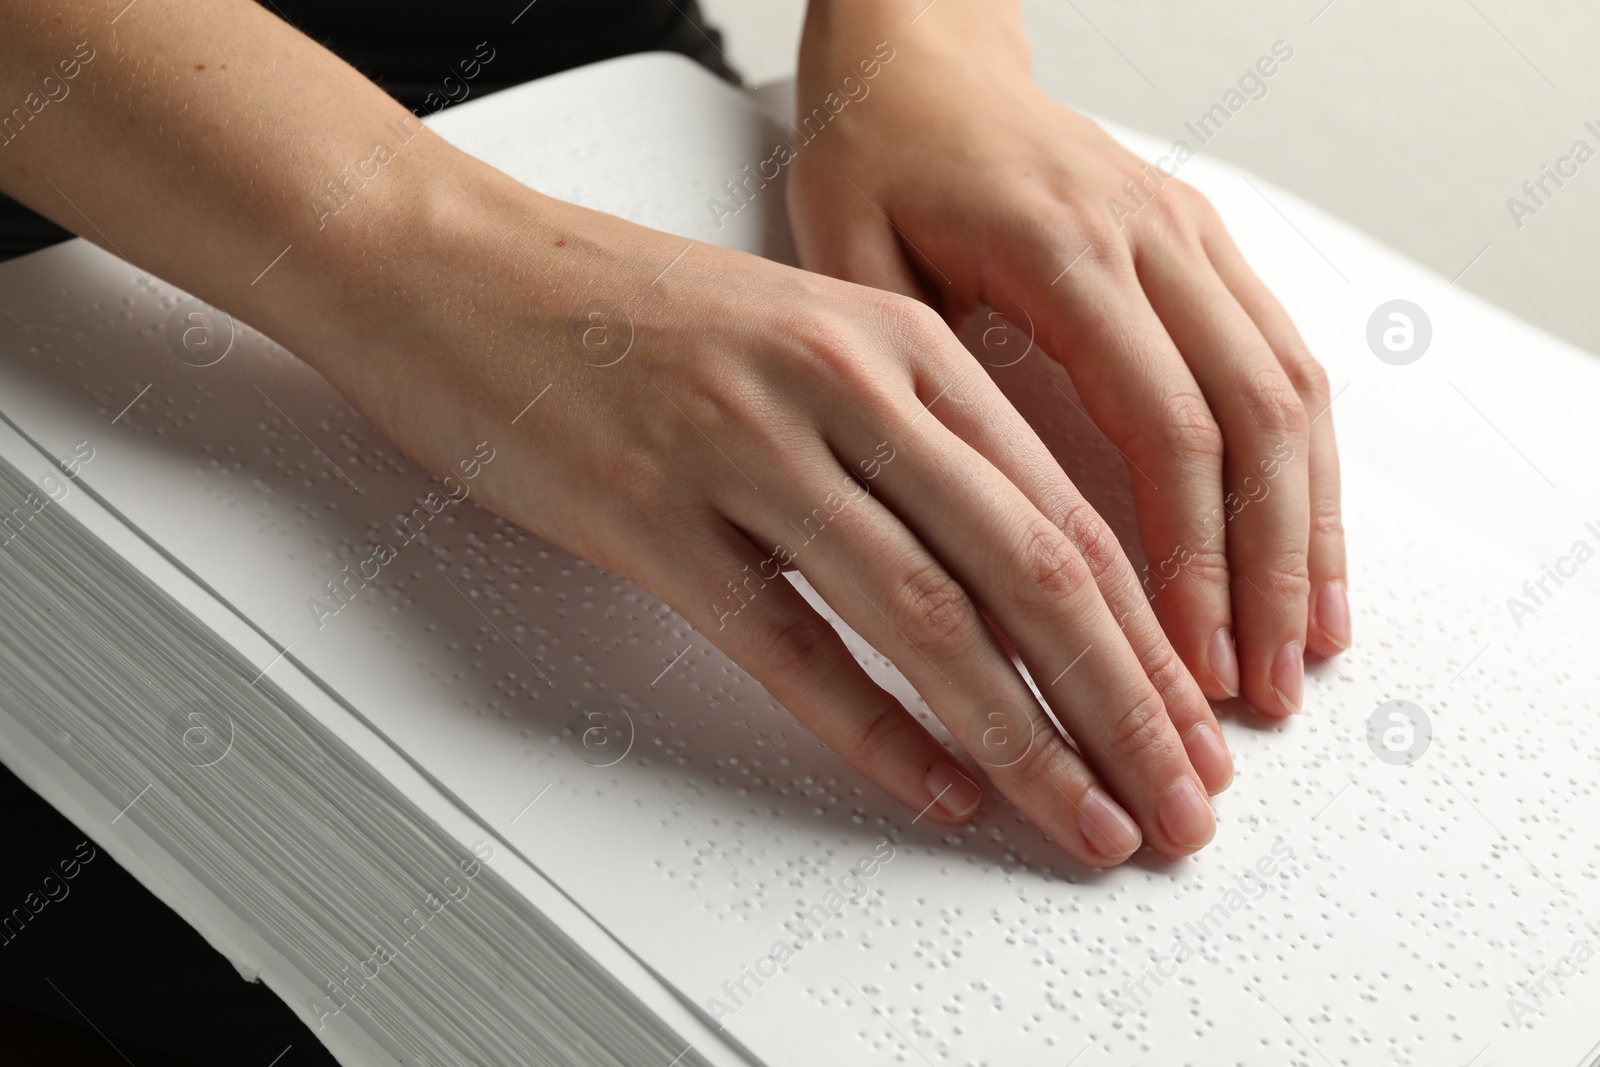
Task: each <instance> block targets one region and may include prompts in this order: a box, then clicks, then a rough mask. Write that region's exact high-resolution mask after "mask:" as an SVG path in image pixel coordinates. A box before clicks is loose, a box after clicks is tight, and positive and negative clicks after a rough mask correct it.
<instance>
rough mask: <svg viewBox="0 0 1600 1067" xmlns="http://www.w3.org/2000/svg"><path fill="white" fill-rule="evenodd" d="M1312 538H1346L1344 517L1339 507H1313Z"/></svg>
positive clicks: (1316, 539)
mask: <svg viewBox="0 0 1600 1067" xmlns="http://www.w3.org/2000/svg"><path fill="white" fill-rule="evenodd" d="M1311 538H1312V540H1314V541H1318V540H1340V541H1342V540H1344V519H1343V518H1341V517H1340V515H1339V509H1338V508H1334V507H1322V508H1312V509H1311Z"/></svg>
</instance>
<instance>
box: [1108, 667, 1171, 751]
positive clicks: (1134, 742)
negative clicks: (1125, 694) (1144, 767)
mask: <svg viewBox="0 0 1600 1067" xmlns="http://www.w3.org/2000/svg"><path fill="white" fill-rule="evenodd" d="M1169 729H1170V726H1169V724H1168V721H1167V704H1166V701H1164V700H1162V699H1161V694H1160V693H1158V692H1156V690H1155V689H1154V687H1152V686H1149V685H1147V686H1145V691H1144V694H1143V695H1142V696H1140V698H1139V699H1138V700H1137V701H1135V702H1134V704H1133V706H1132V707H1129V708H1127V709H1126V710H1124V711H1122V712H1120V713H1118V714H1117V715H1115V716H1113V717H1112V718H1111V719H1110V721H1108V722H1107V723H1106V724H1105V729H1104V731H1103V732H1102V734H1101V738H1100V740H1101V743H1102V745H1104V747H1105V753H1106V755H1107V756H1109V757H1110V758H1111V759H1113V760H1116V761H1117V762H1119V763H1121V762H1124V761H1127V762H1134V761H1137V760H1139V759H1140V758H1142V757H1145V756H1147V755H1150V754H1152V753H1154V752H1156V751H1157V750H1159V749H1160V748H1162V747H1163V744H1164V740H1165V738H1166V735H1167V732H1168V730H1169Z"/></svg>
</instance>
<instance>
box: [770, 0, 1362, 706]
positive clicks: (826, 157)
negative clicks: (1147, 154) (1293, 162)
mask: <svg viewBox="0 0 1600 1067" xmlns="http://www.w3.org/2000/svg"><path fill="white" fill-rule="evenodd" d="M797 101H798V110H799V115H798V117H797V121H796V130H795V131H794V132H795V133H797V134H799V136H797V137H796V139H795V141H794V142H793V146H794V152H795V154H794V159H793V162H792V165H791V174H790V181H789V204H790V212H791V217H792V220H793V225H794V229H795V233H796V239H797V242H798V245H799V250H800V255H801V260H802V262H803V263H804V265H805V266H807V267H809V268H811V269H813V270H817V271H821V272H823V273H827V274H832V275H835V276H837V277H841V278H845V279H848V280H851V281H855V282H860V283H864V284H868V285H873V286H876V287H879V288H883V289H889V290H894V291H896V292H900V293H904V294H908V295H913V296H917V297H919V298H921V299H923V300H926V301H927V302H929V303H930V304H932V305H933V306H935V307H936V308H938V309H940V311H941V312H942V313H943V314H944V316H945V318H946V319H947V321H949V322H950V323H951V324H952V326H958V325H959V324H960V322H961V321H962V320H964V319H965V318H966V317H967V316H968V315H969V314H970V313H971V312H972V311H973V310H975V309H976V308H977V307H978V306H979V305H980V304H987V305H989V306H991V307H996V308H999V309H1001V310H1003V311H1007V312H1009V311H1011V310H1012V309H1017V308H1020V309H1022V310H1023V311H1025V312H1026V317H1027V318H1029V319H1031V324H1032V327H1033V330H1034V336H1035V340H1036V341H1037V342H1038V343H1039V344H1040V345H1041V346H1042V347H1043V349H1044V350H1045V351H1047V352H1049V353H1050V354H1051V355H1052V356H1053V357H1054V358H1055V359H1056V360H1058V361H1059V362H1060V363H1061V364H1063V366H1064V367H1065V368H1066V370H1067V371H1068V373H1069V374H1070V375H1071V377H1072V380H1073V383H1074V384H1075V386H1076V387H1077V390H1078V392H1079V394H1080V395H1081V397H1082V399H1083V403H1084V406H1085V408H1086V409H1087V414H1088V415H1089V417H1090V418H1091V419H1093V420H1094V422H1095V424H1096V425H1097V426H1098V427H1099V429H1100V430H1101V431H1102V432H1103V433H1105V435H1106V436H1107V437H1108V438H1109V439H1110V440H1111V441H1112V442H1113V443H1114V444H1115V445H1116V446H1117V447H1118V448H1119V449H1120V450H1121V451H1122V453H1123V455H1124V456H1125V457H1126V458H1127V460H1128V462H1129V465H1130V467H1132V468H1133V471H1132V472H1131V478H1132V485H1133V490H1134V500H1135V504H1136V508H1137V512H1138V520H1139V534H1140V540H1141V542H1142V546H1143V548H1144V552H1145V555H1146V557H1147V558H1148V559H1149V560H1150V561H1151V564H1150V571H1149V576H1150V589H1151V590H1152V591H1153V592H1154V594H1155V595H1154V607H1155V610H1156V613H1157V616H1158V617H1159V618H1160V620H1161V623H1162V626H1163V627H1164V628H1165V630H1166V631H1167V634H1168V636H1169V638H1170V639H1171V641H1172V643H1173V645H1174V646H1175V648H1176V649H1177V651H1178V653H1179V655H1180V656H1181V657H1182V659H1183V660H1184V662H1185V663H1186V664H1187V665H1188V667H1189V669H1190V671H1191V672H1192V673H1193V674H1194V676H1195V678H1196V679H1197V680H1199V682H1200V684H1201V687H1202V688H1203V689H1204V690H1205V692H1206V695H1207V696H1209V697H1211V698H1213V699H1222V698H1225V697H1231V696H1237V695H1239V694H1240V693H1241V692H1242V693H1243V695H1244V696H1245V698H1246V699H1247V700H1248V701H1249V702H1250V703H1251V704H1252V705H1253V706H1254V707H1256V708H1257V709H1258V710H1260V711H1262V712H1265V713H1267V714H1269V715H1287V714H1290V713H1292V712H1295V711H1298V710H1299V706H1300V704H1301V702H1302V699H1303V698H1302V694H1303V689H1304V666H1303V664H1304V659H1303V656H1304V653H1305V651H1306V650H1307V649H1308V648H1309V649H1310V650H1311V651H1312V652H1313V653H1315V654H1319V655H1324V656H1327V655H1334V654H1337V653H1338V652H1340V651H1342V650H1344V649H1345V648H1348V647H1349V645H1350V640H1351V635H1350V609H1349V606H1348V601H1347V599H1346V592H1345V549H1344V535H1343V531H1342V527H1341V524H1340V518H1339V468H1338V456H1337V454H1336V451H1335V446H1334V437H1333V425H1332V417H1331V416H1330V415H1329V414H1328V410H1327V409H1328V405H1329V403H1330V398H1329V392H1328V383H1327V377H1326V375H1325V373H1324V372H1323V370H1322V368H1321V366H1320V365H1319V364H1318V363H1317V362H1316V360H1315V359H1313V358H1312V356H1311V354H1310V352H1309V351H1308V350H1307V349H1306V346H1305V344H1304V342H1303V341H1302V340H1301V339H1300V336H1299V334H1298V333H1297V332H1296V330H1295V328H1294V325H1293V323H1292V322H1291V321H1290V320H1289V317H1288V315H1287V314H1286V313H1285V312H1284V310H1283V308H1282V307H1281V306H1280V305H1279V304H1278V302H1277V301H1276V300H1275V299H1274V298H1273V297H1272V295H1271V294H1270V293H1269V292H1268V291H1267V289H1266V287H1265V286H1264V285H1263V284H1262V283H1261V281H1260V280H1259V279H1257V278H1256V276H1255V275H1254V274H1253V273H1252V272H1251V270H1250V268H1249V267H1248V266H1247V265H1246V264H1245V261H1244V259H1243V257H1242V256H1241V255H1240V253H1239V250H1238V249H1237V248H1236V247H1235V246H1234V244H1233V241H1232V240H1231V239H1230V238H1229V236H1228V234H1227V231H1226V229H1225V228H1224V227H1223V225H1222V222H1221V221H1220V219H1219V218H1218V217H1217V215H1216V213H1215V211H1214V210H1213V209H1212V208H1211V206H1210V204H1209V203H1207V202H1206V200H1205V198H1204V197H1202V196H1201V195H1200V194H1199V193H1197V192H1196V191H1195V190H1193V189H1192V188H1190V187H1189V186H1187V185H1185V184H1184V183H1182V182H1180V181H1178V180H1176V179H1175V178H1173V177H1171V176H1170V175H1169V174H1168V173H1166V172H1163V171H1162V170H1160V169H1158V168H1156V167H1154V166H1151V165H1149V164H1147V163H1145V162H1144V161H1142V160H1140V159H1139V158H1137V157H1136V156H1134V155H1133V154H1132V153H1130V152H1128V151H1127V150H1126V149H1124V148H1122V147H1121V146H1120V145H1119V144H1117V143H1116V142H1115V141H1113V140H1112V139H1111V138H1110V137H1109V136H1108V135H1107V134H1106V133H1105V132H1104V131H1103V130H1102V129H1101V128H1100V127H1099V126H1098V125H1096V124H1095V123H1093V122H1091V121H1090V120H1088V119H1086V118H1084V117H1083V116H1081V115H1078V114H1076V113H1074V112H1072V111H1071V110H1069V109H1067V108H1065V107H1063V106H1061V105H1060V104H1058V103H1056V102H1055V101H1054V100H1052V99H1050V98H1049V97H1047V96H1046V95H1045V94H1044V93H1042V92H1041V91H1039V90H1038V89H1037V88H1036V87H1035V86H1034V85H1033V83H1032V78H1031V71H1030V65H1029V59H1028V53H1027V46H1026V42H1025V40H1024V37H1023V32H1022V27H1021V16H1020V13H1019V11H1018V10H1017V7H1016V5H1014V4H1012V3H1009V2H1001V0H935V2H934V3H933V4H931V5H930V4H927V0H812V4H811V7H810V10H809V12H808V15H807V22H806V32H805V37H804V41H803V43H802V47H801V59H800V74H799V80H798V85H797ZM813 108H815V109H818V110H816V111H813ZM1117 201H1120V202H1121V205H1122V206H1121V207H1120V208H1114V207H1112V206H1111V205H1112V204H1113V203H1114V202H1117ZM952 399H953V400H957V401H958V400H959V398H952ZM1063 402H1065V401H1063ZM1025 480H1026V479H1024V481H1025ZM1019 484H1020V483H1019ZM1021 487H1022V488H1023V489H1024V490H1025V491H1026V490H1027V488H1028V487H1027V486H1026V485H1022V486H1021Z"/></svg>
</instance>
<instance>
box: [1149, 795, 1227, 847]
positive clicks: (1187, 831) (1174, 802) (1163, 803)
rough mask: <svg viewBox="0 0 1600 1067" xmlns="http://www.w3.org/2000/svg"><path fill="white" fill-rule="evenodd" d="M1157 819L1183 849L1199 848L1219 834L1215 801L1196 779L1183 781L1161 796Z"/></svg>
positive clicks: (1163, 829) (1165, 831)
mask: <svg viewBox="0 0 1600 1067" xmlns="http://www.w3.org/2000/svg"><path fill="white" fill-rule="evenodd" d="M1156 817H1157V818H1158V819H1160V820H1161V830H1162V832H1163V833H1165V834H1166V835H1167V837H1168V838H1169V839H1171V841H1172V843H1173V844H1175V845H1180V846H1182V847H1183V848H1199V847H1200V846H1202V845H1204V844H1206V843H1207V842H1209V841H1210V840H1211V838H1212V837H1214V836H1215V835H1216V832H1217V820H1216V817H1215V816H1214V815H1212V814H1211V802H1210V801H1208V800H1207V799H1206V795H1205V794H1204V793H1202V792H1201V791H1200V786H1199V785H1198V784H1197V783H1196V782H1195V780H1194V779H1193V778H1180V779H1178V780H1177V781H1176V782H1173V783H1172V785H1171V787H1170V788H1168V789H1167V791H1166V792H1165V793H1163V794H1161V799H1160V801H1158V802H1157V803H1156Z"/></svg>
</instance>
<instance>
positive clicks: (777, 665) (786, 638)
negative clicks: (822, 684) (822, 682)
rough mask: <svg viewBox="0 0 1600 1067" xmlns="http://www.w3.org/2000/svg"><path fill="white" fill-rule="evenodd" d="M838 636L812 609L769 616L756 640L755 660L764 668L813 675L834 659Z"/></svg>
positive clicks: (793, 674)
mask: <svg viewBox="0 0 1600 1067" xmlns="http://www.w3.org/2000/svg"><path fill="white" fill-rule="evenodd" d="M837 640H838V635H837V634H835V633H834V630H833V627H831V626H829V625H828V624H827V623H826V622H824V621H823V619H822V617H821V616H820V615H817V614H815V613H814V612H810V611H804V612H796V613H794V614H793V615H790V616H788V617H787V618H782V619H769V620H767V621H766V622H765V624H764V625H763V628H762V630H761V633H760V635H759V636H758V637H757V638H756V641H755V648H754V652H755V657H756V660H757V661H758V662H759V663H760V664H761V665H762V666H763V667H764V668H766V669H767V670H769V671H772V672H774V673H776V674H781V675H787V676H791V677H797V676H804V675H810V674H814V673H816V672H818V671H821V670H823V669H824V668H826V667H827V666H828V665H829V664H830V663H831V661H832V660H833V648H834V642H836V641H837Z"/></svg>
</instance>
